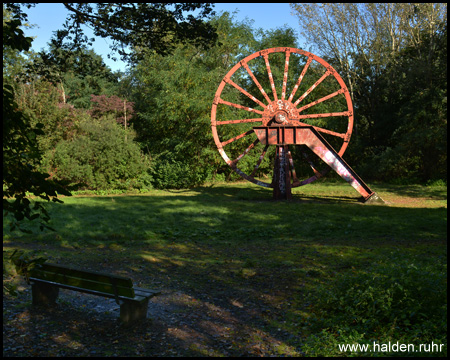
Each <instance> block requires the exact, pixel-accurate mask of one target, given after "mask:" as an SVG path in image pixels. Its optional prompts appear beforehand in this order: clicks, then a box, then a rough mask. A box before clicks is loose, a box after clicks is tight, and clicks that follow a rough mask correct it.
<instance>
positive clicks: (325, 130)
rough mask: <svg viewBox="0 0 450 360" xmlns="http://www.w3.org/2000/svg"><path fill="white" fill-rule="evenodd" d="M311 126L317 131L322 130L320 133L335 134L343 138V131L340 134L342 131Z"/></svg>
mask: <svg viewBox="0 0 450 360" xmlns="http://www.w3.org/2000/svg"><path fill="white" fill-rule="evenodd" d="M313 127H314V129H316V130H317V131H319V132H322V133H325V134H328V135H333V136H337V137H340V138H342V139H344V138H345V133H344V134H342V133H338V132H336V131H331V130H327V129H323V128H320V127H317V126H313Z"/></svg>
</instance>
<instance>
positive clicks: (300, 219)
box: [4, 187, 446, 356]
mask: <svg viewBox="0 0 450 360" xmlns="http://www.w3.org/2000/svg"><path fill="white" fill-rule="evenodd" d="M296 195H297V194H296ZM271 197H272V193H271V191H270V190H269V191H268V190H267V189H254V188H245V187H242V188H238V187H233V188H230V187H209V188H196V189H192V190H189V191H173V192H170V193H164V192H161V193H158V195H155V196H115V197H109V196H107V197H89V198H73V199H69V198H66V199H65V202H66V203H65V204H64V205H58V204H48V207H47V208H48V211H49V212H50V215H51V217H52V219H53V220H52V226H54V227H55V228H56V229H57V233H56V234H55V233H50V232H48V233H42V234H37V235H35V236H28V235H26V236H23V237H20V238H19V237H15V236H8V237H6V239H7V240H6V243H5V242H4V246H5V245H6V247H8V246H11V247H16V248H27V247H28V248H30V247H32V248H36V247H38V248H39V247H40V248H41V249H42V250H43V251H45V252H47V254H48V255H49V257H51V258H52V261H55V260H56V261H59V262H60V263H64V264H66V265H73V266H78V267H82V268H88V269H92V270H97V271H105V270H108V271H111V272H113V273H116V274H120V275H126V276H129V277H131V278H133V279H134V280H135V281H137V282H138V283H140V286H143V287H149V288H152V287H157V288H160V289H162V290H163V291H165V292H167V293H171V292H172V293H173V292H176V293H178V294H183V296H181V297H179V298H178V299H177V302H176V303H172V305H173V307H172V308H171V311H175V313H174V314H173V316H177V314H178V315H179V318H180V319H184V325H183V321H181V323H179V324H178V325H177V326H179V327H180V329H184V330H183V331H184V332H170V331H169V327H167V328H165V329H164V330H163V331H165V332H166V336H167V337H169V338H170V337H173V340H174V341H177V342H178V343H180V342H181V343H183V342H185V346H186V347H189V346H193V345H192V341H193V342H194V343H195V342H196V343H195V346H194V348H193V349H191V350H192V352H191V353H189V354H191V355H196V354H197V355H230V356H233V355H234V356H239V355H253V356H255V355H261V354H262V355H271V354H275V355H276V354H278V355H280V354H284V355H298V354H300V352H301V342H302V340H301V338H302V331H301V330H298V329H296V327H295V326H294V325H295V324H294V323H295V322H296V321H297V320H296V319H298V318H299V316H300V314H301V313H302V312H307V309H308V308H309V306H310V305H311V304H310V299H308V296H307V294H308V293H309V292H311V291H314V288H315V287H316V286H317V285H319V284H323V283H327V282H328V281H330V279H331V278H332V277H333V274H335V273H336V272H339V271H344V270H346V269H350V268H352V267H353V268H354V269H356V270H355V271H361V272H364V271H366V269H367V268H368V266H369V265H370V264H372V263H373V262H376V261H379V260H380V259H385V257H386V256H387V254H389V253H390V252H392V251H393V250H395V249H401V250H402V251H404V252H405V253H411V254H413V253H416V252H422V251H424V252H427V251H428V254H429V256H430V257H431V258H432V257H434V256H437V255H436V254H437V252H436V251H435V248H440V249H441V248H442V245H444V244H445V241H446V240H445V239H446V210H445V209H421V208H414V209H412V208H394V207H388V206H379V205H377V206H361V204H360V203H359V202H358V198H357V197H355V198H352V197H344V198H336V197H334V196H309V197H305V196H303V195H302V196H298V197H297V196H295V197H294V201H289V202H286V201H284V202H283V201H282V202H274V201H272V202H271ZM8 241H11V243H9V242H8ZM34 323H35V322H34V320H33V319H31V321H30V323H29V324H28V326H29V327H30V328H32V327H33V326H34V325H33V324H34ZM292 324H294V325H292ZM24 326H25V325H24ZM149 326H151V325H149ZM186 334H194V335H191V338H189V339H188V338H187V336H188V335H186ZM68 336H73V337H74V336H76V333H74V332H68ZM193 338H195V339H197V340H195V341H194V340H193ZM125 341H126V340H124V339H122V340H120V343H122V342H123V343H124V344H125ZM86 346H88V345H86ZM89 346H91V345H89ZM145 346H148V349H147V353H148V354H151V344H150V343H145ZM127 351H128V350H127ZM144 353H145V349H144ZM121 354H122V355H129V354H132V353H131V352H126V351H125V352H123V353H121ZM41 355H42V354H41Z"/></svg>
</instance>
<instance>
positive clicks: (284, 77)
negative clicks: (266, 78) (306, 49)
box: [281, 51, 291, 100]
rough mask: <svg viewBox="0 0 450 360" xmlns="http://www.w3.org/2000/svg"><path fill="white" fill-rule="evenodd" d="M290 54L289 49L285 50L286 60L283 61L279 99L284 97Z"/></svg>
mask: <svg viewBox="0 0 450 360" xmlns="http://www.w3.org/2000/svg"><path fill="white" fill-rule="evenodd" d="M290 56H291V52H290V51H286V60H285V62H284V76H283V90H282V92H281V99H282V100H285V99H286V86H287V77H288V70H289V57H290Z"/></svg>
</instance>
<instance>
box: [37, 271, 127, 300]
mask: <svg viewBox="0 0 450 360" xmlns="http://www.w3.org/2000/svg"><path fill="white" fill-rule="evenodd" d="M30 279H31V280H33V279H36V280H43V281H46V282H53V283H56V284H62V285H65V286H67V287H68V288H75V289H85V290H88V292H89V291H91V292H97V293H102V294H110V295H113V296H114V297H117V296H120V297H125V298H134V297H135V294H134V289H133V283H132V281H131V279H127V278H125V277H121V276H116V275H109V274H105V273H99V272H94V271H83V270H78V269H73V268H69V267H66V266H61V265H55V264H47V263H44V264H42V265H41V266H38V267H36V268H34V269H32V270H31V271H30Z"/></svg>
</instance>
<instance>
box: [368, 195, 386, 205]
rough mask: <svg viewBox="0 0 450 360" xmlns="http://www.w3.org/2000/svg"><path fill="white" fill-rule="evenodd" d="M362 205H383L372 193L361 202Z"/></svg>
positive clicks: (377, 196) (382, 201) (380, 199)
mask: <svg viewBox="0 0 450 360" xmlns="http://www.w3.org/2000/svg"><path fill="white" fill-rule="evenodd" d="M363 203H364V204H385V202H384V200H383V199H382V198H380V196H379V195H378V194H377V193H376V192H374V193H373V194H372V195H371V196H370V197H369V198H368V199H366V200H363Z"/></svg>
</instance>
